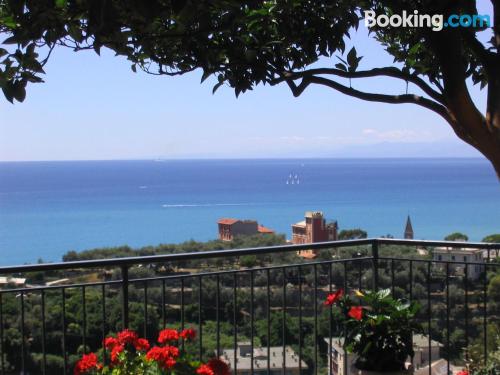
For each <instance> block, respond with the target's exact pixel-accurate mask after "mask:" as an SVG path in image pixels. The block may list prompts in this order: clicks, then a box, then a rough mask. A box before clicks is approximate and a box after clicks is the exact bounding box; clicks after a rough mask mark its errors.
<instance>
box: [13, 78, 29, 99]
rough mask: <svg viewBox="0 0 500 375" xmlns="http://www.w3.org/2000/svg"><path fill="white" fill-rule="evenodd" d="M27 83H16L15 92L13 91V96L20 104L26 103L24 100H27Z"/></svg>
mask: <svg viewBox="0 0 500 375" xmlns="http://www.w3.org/2000/svg"><path fill="white" fill-rule="evenodd" d="M25 86H26V83H24V82H20V81H19V82H16V84H15V85H14V91H13V93H12V94H13V96H14V98H15V99H16V100H17V101H18V102H24V99H26V88H25Z"/></svg>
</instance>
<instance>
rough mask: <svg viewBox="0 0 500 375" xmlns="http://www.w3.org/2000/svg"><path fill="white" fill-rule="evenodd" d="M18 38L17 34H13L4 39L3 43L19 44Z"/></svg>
mask: <svg viewBox="0 0 500 375" xmlns="http://www.w3.org/2000/svg"><path fill="white" fill-rule="evenodd" d="M17 43H18V41H17V38H16V37H15V36H11V37H10V38H7V39H5V40H4V41H3V44H17Z"/></svg>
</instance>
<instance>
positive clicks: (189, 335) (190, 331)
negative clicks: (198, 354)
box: [179, 328, 196, 340]
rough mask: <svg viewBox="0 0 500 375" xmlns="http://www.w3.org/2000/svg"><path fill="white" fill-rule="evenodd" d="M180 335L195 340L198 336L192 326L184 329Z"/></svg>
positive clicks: (185, 338)
mask: <svg viewBox="0 0 500 375" xmlns="http://www.w3.org/2000/svg"><path fill="white" fill-rule="evenodd" d="M179 336H180V337H182V338H183V339H184V340H194V338H195V337H196V331H195V330H194V329H191V328H188V329H184V330H182V332H181V333H180V334H179Z"/></svg>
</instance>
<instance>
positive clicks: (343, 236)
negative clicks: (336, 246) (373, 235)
mask: <svg viewBox="0 0 500 375" xmlns="http://www.w3.org/2000/svg"><path fill="white" fill-rule="evenodd" d="M367 237H368V233H366V231H365V230H363V229H360V228H355V229H344V230H341V231H340V232H339V240H357V239H361V238H367Z"/></svg>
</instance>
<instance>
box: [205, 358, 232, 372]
mask: <svg viewBox="0 0 500 375" xmlns="http://www.w3.org/2000/svg"><path fill="white" fill-rule="evenodd" d="M207 365H208V367H210V369H211V370H212V371H213V373H214V375H230V374H231V370H230V369H229V366H228V365H227V363H225V362H223V361H221V360H220V359H218V358H212V359H211V360H210V361H208V363H207Z"/></svg>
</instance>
